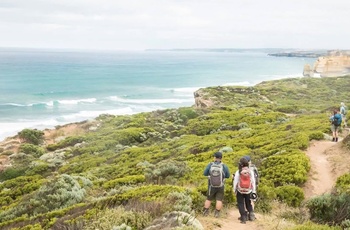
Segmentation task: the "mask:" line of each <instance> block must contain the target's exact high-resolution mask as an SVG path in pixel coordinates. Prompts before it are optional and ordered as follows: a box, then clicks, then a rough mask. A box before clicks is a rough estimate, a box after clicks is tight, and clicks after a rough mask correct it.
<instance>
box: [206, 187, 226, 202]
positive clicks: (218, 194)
mask: <svg viewBox="0 0 350 230" xmlns="http://www.w3.org/2000/svg"><path fill="white" fill-rule="evenodd" d="M224 193H225V187H224V186H222V187H221V188H213V187H211V186H209V188H208V193H207V200H214V199H215V200H218V201H223V199H224Z"/></svg>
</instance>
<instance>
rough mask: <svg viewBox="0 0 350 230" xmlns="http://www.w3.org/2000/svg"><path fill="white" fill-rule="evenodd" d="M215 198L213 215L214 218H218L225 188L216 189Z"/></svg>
mask: <svg viewBox="0 0 350 230" xmlns="http://www.w3.org/2000/svg"><path fill="white" fill-rule="evenodd" d="M216 190H217V191H216V196H215V200H216V205H215V213H214V216H215V217H216V218H218V217H219V216H220V211H221V209H222V206H223V200H224V194H225V188H224V187H223V188H218V189H216Z"/></svg>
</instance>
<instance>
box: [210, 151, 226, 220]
mask: <svg viewBox="0 0 350 230" xmlns="http://www.w3.org/2000/svg"><path fill="white" fill-rule="evenodd" d="M203 175H204V176H206V177H208V192H207V199H206V201H205V203H204V210H203V215H204V216H207V215H209V208H210V205H211V201H212V200H214V199H215V200H216V205H215V213H214V216H215V217H216V218H218V217H219V216H220V210H221V208H222V206H223V205H222V201H223V199H224V193H225V179H227V178H230V171H229V168H228V167H227V165H226V164H224V163H222V153H221V152H216V153H215V154H214V162H210V163H209V164H208V165H207V167H205V169H204V173H203Z"/></svg>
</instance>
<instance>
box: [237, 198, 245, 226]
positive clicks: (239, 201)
mask: <svg viewBox="0 0 350 230" xmlns="http://www.w3.org/2000/svg"><path fill="white" fill-rule="evenodd" d="M236 198H237V204H238V211H239V214H240V215H241V219H240V220H241V223H245V222H246V220H247V214H246V211H245V205H244V197H243V195H242V194H241V193H239V192H237V194H236Z"/></svg>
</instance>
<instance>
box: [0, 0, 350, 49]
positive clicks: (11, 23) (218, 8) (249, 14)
mask: <svg viewBox="0 0 350 230" xmlns="http://www.w3.org/2000/svg"><path fill="white" fill-rule="evenodd" d="M349 12H350V2H349V0H327V1H325V0H317V1H316V0H0V47H26V48H58V49H94V50H143V49H176V48H181V49H187V48H188V49H189V48H295V49H350V13H349Z"/></svg>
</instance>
